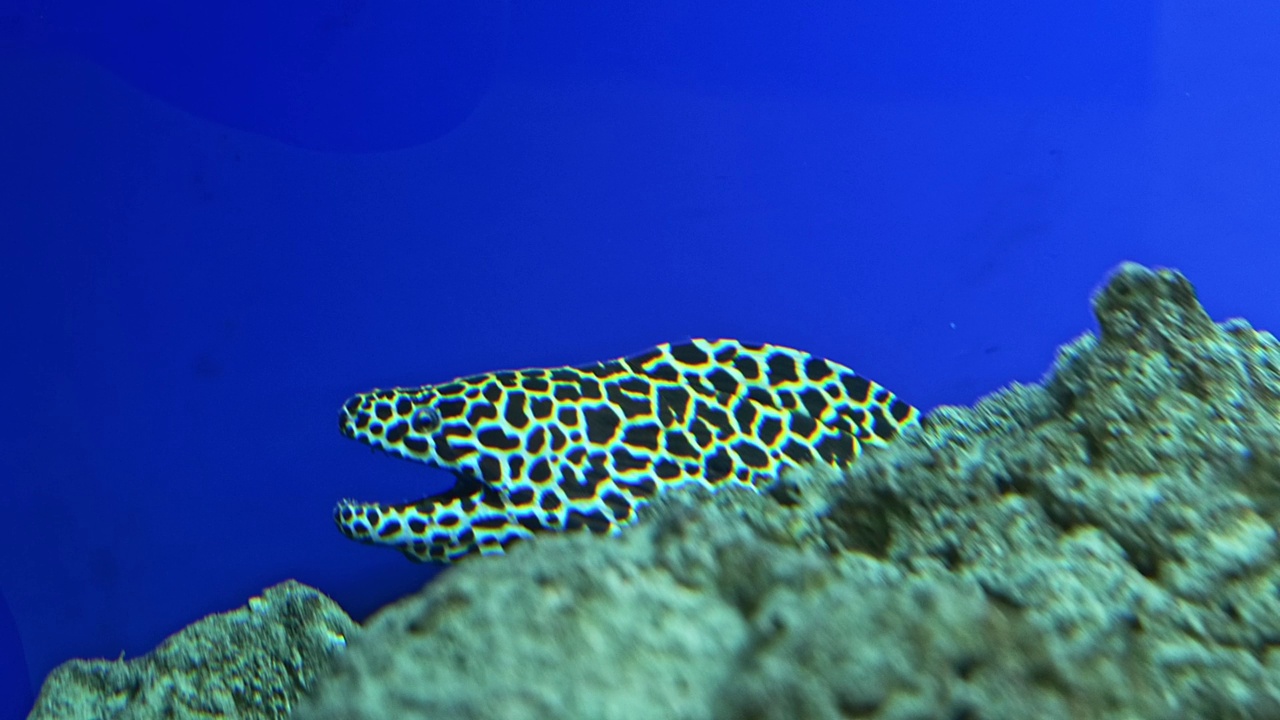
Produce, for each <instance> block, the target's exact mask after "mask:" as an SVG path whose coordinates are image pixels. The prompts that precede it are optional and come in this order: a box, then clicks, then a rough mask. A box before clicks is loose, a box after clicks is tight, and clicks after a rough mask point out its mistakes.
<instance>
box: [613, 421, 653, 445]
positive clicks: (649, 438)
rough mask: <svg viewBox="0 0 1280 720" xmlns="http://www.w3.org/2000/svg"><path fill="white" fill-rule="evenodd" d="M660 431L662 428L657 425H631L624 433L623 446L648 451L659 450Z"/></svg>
mask: <svg viewBox="0 0 1280 720" xmlns="http://www.w3.org/2000/svg"><path fill="white" fill-rule="evenodd" d="M659 430H660V428H659V427H658V425H657V424H656V423H642V424H640V425H631V426H630V427H628V428H627V429H626V430H625V431H623V433H622V444H623V445H630V446H632V447H641V448H645V449H648V450H657V449H658V432H659Z"/></svg>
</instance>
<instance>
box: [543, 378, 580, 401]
mask: <svg viewBox="0 0 1280 720" xmlns="http://www.w3.org/2000/svg"><path fill="white" fill-rule="evenodd" d="M551 395H552V397H554V398H555V399H557V400H565V401H568V402H573V401H574V400H577V399H578V398H580V397H582V393H580V392H578V384H577V383H576V382H575V383H574V384H572V385H556V387H555V390H553V391H552V392H551Z"/></svg>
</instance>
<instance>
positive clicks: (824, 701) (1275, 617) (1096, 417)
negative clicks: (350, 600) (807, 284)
mask: <svg viewBox="0 0 1280 720" xmlns="http://www.w3.org/2000/svg"><path fill="white" fill-rule="evenodd" d="M1094 308H1095V311H1096V313H1097V317H1098V321H1099V323H1100V326H1101V334H1100V335H1099V336H1094V335H1092V334H1089V335H1085V336H1084V337H1082V338H1080V339H1078V340H1077V341H1075V342H1073V343H1071V344H1070V345H1067V346H1066V347H1064V348H1063V349H1062V351H1061V352H1060V355H1059V357H1058V359H1057V361H1056V363H1055V364H1054V366H1053V368H1052V370H1051V371H1050V373H1049V374H1048V375H1047V376H1046V378H1045V380H1044V381H1043V382H1042V383H1040V384H1036V385H1013V386H1010V387H1009V388H1007V389H1005V390H1003V391H1001V392H999V393H996V394H994V395H992V396H990V397H988V398H986V399H984V400H983V401H982V402H980V403H978V404H977V405H976V406H975V407H972V408H950V407H948V408H940V409H937V410H935V411H933V412H932V413H930V414H929V415H928V416H927V418H926V420H925V423H924V426H923V428H922V429H921V431H919V432H916V433H912V434H911V435H909V436H907V437H904V438H902V439H901V440H900V441H899V442H896V443H894V444H892V445H891V446H890V447H887V448H884V449H880V450H876V451H873V452H868V453H866V454H865V455H864V456H863V457H862V458H861V459H860V460H859V462H858V463H856V464H855V466H854V467H853V468H851V469H850V470H849V471H848V472H846V473H843V474H838V473H835V472H810V473H792V474H790V475H789V476H787V477H785V478H784V479H783V481H781V482H779V483H778V484H777V485H776V486H775V487H774V488H773V489H772V491H771V492H770V493H769V494H767V495H756V494H754V493H751V492H746V491H722V492H720V493H717V494H716V495H715V496H714V497H706V496H704V495H701V494H697V493H693V492H684V493H672V494H671V495H670V496H669V497H667V498H665V499H663V500H662V501H660V502H659V503H657V504H656V505H655V506H653V507H652V508H650V509H649V511H648V512H647V514H646V517H645V518H644V519H643V520H642V522H641V524H640V525H638V526H636V527H634V528H631V529H629V530H628V531H626V532H625V533H624V534H623V536H622V537H620V538H599V537H591V536H586V535H578V536H564V537H543V538H540V539H538V540H537V541H535V542H530V543H526V544H524V545H522V546H519V547H517V548H515V549H514V550H513V552H511V554H510V555H509V556H507V557H505V558H494V559H488V558H485V559H478V560H476V561H472V562H467V563H462V564H461V565H460V566H458V567H456V568H454V569H451V570H450V571H449V572H447V573H445V574H444V575H443V576H442V577H441V578H440V579H439V580H438V581H437V582H435V583H432V584H431V585H429V586H428V587H426V588H425V589H424V590H423V591H422V592H421V593H419V594H417V595H415V596H413V597H409V598H406V599H404V600H403V601H401V602H399V603H396V604H395V605H393V606H391V607H389V608H387V609H385V610H383V611H382V612H381V613H379V614H378V615H377V616H375V617H374V618H373V619H372V620H371V621H370V622H369V623H368V624H367V626H366V629H365V632H364V633H363V635H362V636H361V637H360V638H359V639H358V640H357V641H355V642H353V643H352V645H351V647H350V649H349V651H348V652H346V653H345V654H344V656H343V657H342V658H341V659H340V660H339V661H338V663H337V664H336V665H335V670H334V672H333V673H332V675H330V676H329V677H327V678H326V679H325V680H324V681H323V682H322V683H320V684H318V686H317V689H316V691H315V693H314V694H313V695H312V696H311V697H309V698H308V699H306V700H305V701H304V703H303V704H302V705H301V706H300V707H299V709H298V710H297V712H296V713H295V717H297V718H304V719H315V718H380V717H414V718H445V717H452V718H456V717H466V718H542V717H557V718H742V719H744V720H745V719H750V720H764V719H766V718H768V719H772V718H853V717H857V718H906V717H911V718H920V717H936V718H1025V717H1040V718H1055V717H1060V718H1067V717H1098V718H1121V717H1126V718H1129V717H1150V718H1163V717H1167V718H1174V717H1179V718H1182V717H1203V718H1210V717H1212V718H1233V717H1239V718H1244V717H1277V716H1280V666H1278V662H1277V658H1276V656H1274V655H1273V654H1272V652H1271V649H1272V647H1273V645H1274V644H1275V643H1276V642H1277V641H1280V597H1278V592H1280V590H1278V589H1280V564H1277V562H1276V559H1277V554H1276V533H1275V530H1274V527H1275V524H1276V521H1277V511H1278V509H1280V504H1278V503H1277V499H1278V498H1280V465H1278V463H1280V422H1277V419H1278V418H1280V345H1277V343H1276V341H1275V339H1274V338H1272V337H1271V336H1270V335H1268V334H1265V333H1260V332H1256V331H1254V330H1252V329H1251V328H1250V327H1249V326H1248V325H1247V324H1246V323H1243V322H1240V321H1231V322H1227V323H1224V324H1220V325H1219V324H1215V323H1213V322H1211V321H1210V319H1209V318H1208V316H1207V315H1206V314H1205V312H1204V310H1203V309H1202V308H1201V307H1200V305H1199V304H1198V302H1197V301H1196V297H1195V293H1194V291H1193V289H1192V287H1191V285H1190V284H1189V283H1188V282H1187V280H1186V279H1185V278H1183V277H1182V276H1181V275H1179V274H1177V273H1175V272H1171V271H1163V270H1162V271H1152V270H1148V269H1146V268H1142V267H1139V266H1136V265H1126V266H1123V267H1121V268H1120V269H1118V270H1117V271H1116V272H1115V273H1114V274H1113V275H1112V277H1111V278H1110V280H1109V281H1108V282H1107V283H1106V285H1105V287H1103V288H1102V289H1101V290H1100V291H1099V293H1098V294H1097V296H1096V297H1095V299H1094Z"/></svg>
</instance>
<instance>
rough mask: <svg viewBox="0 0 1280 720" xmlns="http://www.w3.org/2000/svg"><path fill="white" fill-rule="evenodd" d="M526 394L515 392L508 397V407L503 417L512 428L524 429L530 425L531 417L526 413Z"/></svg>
mask: <svg viewBox="0 0 1280 720" xmlns="http://www.w3.org/2000/svg"><path fill="white" fill-rule="evenodd" d="M524 402H525V394H524V393H522V392H518V391H517V392H513V393H511V394H510V395H508V396H507V407H506V411H505V412H504V413H503V416H504V417H505V418H506V419H507V422H508V423H510V424H511V426H512V427H515V428H522V427H524V426H525V425H528V424H529V416H528V415H526V414H525V411H524Z"/></svg>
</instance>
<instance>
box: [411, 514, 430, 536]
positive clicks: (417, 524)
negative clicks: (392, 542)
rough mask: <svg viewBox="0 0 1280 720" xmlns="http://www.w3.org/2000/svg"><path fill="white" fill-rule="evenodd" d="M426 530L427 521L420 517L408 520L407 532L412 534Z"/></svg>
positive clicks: (418, 533)
mask: <svg viewBox="0 0 1280 720" xmlns="http://www.w3.org/2000/svg"><path fill="white" fill-rule="evenodd" d="M426 531H427V523H426V522H425V521H423V520H422V519H421V518H413V519H411V520H409V532H411V533H413V534H414V535H421V534H422V533H424V532H426Z"/></svg>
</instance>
